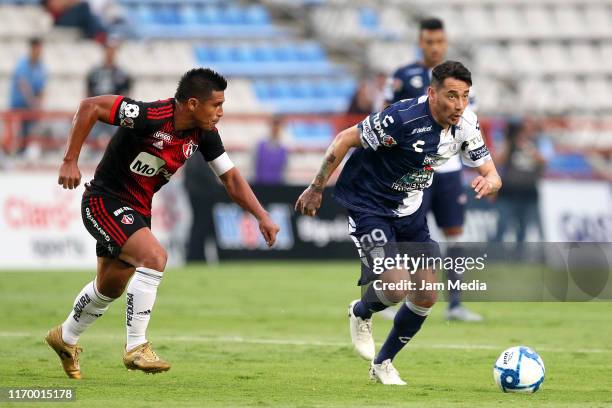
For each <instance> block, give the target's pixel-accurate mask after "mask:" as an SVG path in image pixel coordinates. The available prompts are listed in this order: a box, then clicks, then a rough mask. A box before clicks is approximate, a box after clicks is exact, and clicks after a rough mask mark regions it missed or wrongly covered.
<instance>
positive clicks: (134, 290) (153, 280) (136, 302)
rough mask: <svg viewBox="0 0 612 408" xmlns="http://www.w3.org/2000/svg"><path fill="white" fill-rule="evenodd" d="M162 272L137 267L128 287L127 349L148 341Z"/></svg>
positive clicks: (126, 313) (126, 316) (126, 314)
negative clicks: (150, 322)
mask: <svg viewBox="0 0 612 408" xmlns="http://www.w3.org/2000/svg"><path fill="white" fill-rule="evenodd" d="M162 275H163V274H162V273H161V272H158V271H156V270H154V269H149V268H143V267H140V268H136V273H135V274H134V277H133V278H132V280H131V281H130V284H129V285H128V287H127V305H126V310H125V323H126V326H127V344H126V346H125V348H126V350H132V349H133V348H134V347H136V346H139V345H141V344H144V343H146V342H147V338H146V331H147V326H148V325H149V320H150V319H151V311H152V310H153V304H154V303H155V297H156V295H157V287H158V286H159V283H160V282H161V278H162Z"/></svg>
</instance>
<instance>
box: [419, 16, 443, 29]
mask: <svg viewBox="0 0 612 408" xmlns="http://www.w3.org/2000/svg"><path fill="white" fill-rule="evenodd" d="M423 30H444V23H443V22H442V20H440V19H439V18H437V17H430V18H424V19H423V20H421V21H420V22H419V31H423Z"/></svg>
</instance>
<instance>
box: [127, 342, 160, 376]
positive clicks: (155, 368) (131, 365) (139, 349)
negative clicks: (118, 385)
mask: <svg viewBox="0 0 612 408" xmlns="http://www.w3.org/2000/svg"><path fill="white" fill-rule="evenodd" d="M123 364H125V366H126V367H127V369H128V370H141V371H144V372H145V373H147V374H157V373H161V372H164V371H168V370H169V369H170V363H168V362H167V361H164V360H162V359H161V358H159V357H158V356H157V354H155V352H154V351H153V349H152V348H151V343H149V342H146V343H144V344H141V345H140V346H136V347H135V348H134V349H132V350H130V351H125V352H124V353H123Z"/></svg>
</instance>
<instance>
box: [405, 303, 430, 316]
mask: <svg viewBox="0 0 612 408" xmlns="http://www.w3.org/2000/svg"><path fill="white" fill-rule="evenodd" d="M406 306H407V307H408V309H410V310H412V312H413V313H414V314H418V315H419V316H423V317H425V316H429V313H431V307H423V306H417V305H415V304H414V303H412V302H411V301H409V300H406Z"/></svg>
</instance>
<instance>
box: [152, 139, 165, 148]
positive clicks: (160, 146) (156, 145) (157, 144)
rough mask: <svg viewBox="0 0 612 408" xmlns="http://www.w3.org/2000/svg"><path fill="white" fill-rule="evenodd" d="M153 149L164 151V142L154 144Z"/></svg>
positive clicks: (159, 141)
mask: <svg viewBox="0 0 612 408" xmlns="http://www.w3.org/2000/svg"><path fill="white" fill-rule="evenodd" d="M153 147H155V148H157V149H159V150H162V149H163V148H164V141H163V140H158V141H157V142H155V143H153Z"/></svg>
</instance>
